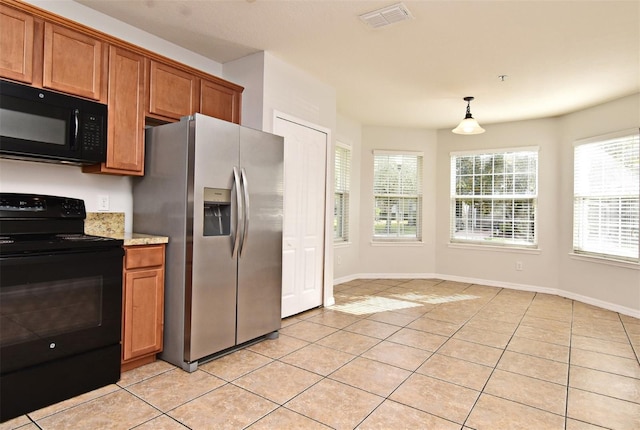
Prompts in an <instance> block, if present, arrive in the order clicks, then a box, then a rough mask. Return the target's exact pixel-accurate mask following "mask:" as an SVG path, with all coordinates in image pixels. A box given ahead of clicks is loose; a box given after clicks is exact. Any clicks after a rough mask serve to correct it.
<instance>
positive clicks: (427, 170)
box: [354, 126, 437, 277]
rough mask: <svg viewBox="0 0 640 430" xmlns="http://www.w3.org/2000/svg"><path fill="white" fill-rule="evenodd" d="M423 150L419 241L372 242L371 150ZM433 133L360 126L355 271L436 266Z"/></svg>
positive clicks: (400, 272)
mask: <svg viewBox="0 0 640 430" xmlns="http://www.w3.org/2000/svg"><path fill="white" fill-rule="evenodd" d="M375 149H387V150H394V149H395V150H401V151H422V152H423V153H424V160H423V173H422V178H423V189H422V217H423V222H422V227H423V230H422V239H423V242H422V243H412V244H392V243H379V242H378V243H372V240H371V239H372V233H373V216H372V214H373V186H372V185H371V184H373V150H375ZM436 150H437V147H436V132H435V131H432V130H420V129H402V128H391V127H374V126H364V127H363V129H362V149H361V151H360V156H361V177H360V181H361V182H360V183H361V189H360V218H359V219H358V220H357V224H355V225H358V226H359V235H360V237H359V242H358V243H357V246H358V250H357V251H356V252H357V253H358V255H359V258H358V262H357V266H356V267H354V269H355V270H357V272H356V273H367V274H368V275H369V276H381V277H384V276H397V277H407V276H421V275H424V274H430V273H433V272H434V270H435V268H436V255H435V253H434V240H435V234H434V233H435V225H436V224H435V217H436V210H435V207H436Z"/></svg>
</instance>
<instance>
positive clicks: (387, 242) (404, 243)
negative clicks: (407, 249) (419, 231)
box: [371, 240, 424, 246]
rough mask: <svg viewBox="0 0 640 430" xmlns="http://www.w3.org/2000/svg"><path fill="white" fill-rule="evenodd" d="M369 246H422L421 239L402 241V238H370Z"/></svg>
mask: <svg viewBox="0 0 640 430" xmlns="http://www.w3.org/2000/svg"><path fill="white" fill-rule="evenodd" d="M371 246H424V242H423V241H421V240H414V241H410V242H409V241H402V240H372V241H371Z"/></svg>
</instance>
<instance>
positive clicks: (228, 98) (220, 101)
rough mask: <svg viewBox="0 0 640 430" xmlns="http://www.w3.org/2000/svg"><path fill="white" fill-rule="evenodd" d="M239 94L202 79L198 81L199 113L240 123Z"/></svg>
mask: <svg viewBox="0 0 640 430" xmlns="http://www.w3.org/2000/svg"><path fill="white" fill-rule="evenodd" d="M240 97H241V93H240V92H238V91H236V90H233V89H231V88H229V87H225V86H223V85H220V84H218V83H215V82H211V81H207V80H205V79H202V80H201V81H200V110H199V112H200V113H202V114H204V115H208V116H212V117H215V118H219V119H223V120H225V121H230V122H235V123H236V124H239V123H240Z"/></svg>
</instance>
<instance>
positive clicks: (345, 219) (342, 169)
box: [333, 141, 352, 244]
mask: <svg viewBox="0 0 640 430" xmlns="http://www.w3.org/2000/svg"><path fill="white" fill-rule="evenodd" d="M339 152H341V153H342V154H344V157H345V159H344V160H343V161H341V162H340V163H339V161H340V160H342V158H341V157H340V156H339V155H338V153H339ZM334 154H335V159H334V181H333V184H334V185H333V194H334V204H333V214H334V215H333V216H334V219H333V223H334V227H333V243H334V244H346V243H349V213H350V207H349V206H350V194H351V159H352V149H351V146H350V145H347V144H345V143H342V142H340V141H336V147H335V151H334ZM338 201H340V203H341V204H340V206H338ZM338 226H340V228H339V229H338ZM338 233H339V234H338Z"/></svg>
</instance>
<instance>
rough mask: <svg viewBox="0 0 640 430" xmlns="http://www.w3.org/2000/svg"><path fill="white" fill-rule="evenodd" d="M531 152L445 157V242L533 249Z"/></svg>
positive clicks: (534, 161) (534, 163) (534, 169)
mask: <svg viewBox="0 0 640 430" xmlns="http://www.w3.org/2000/svg"><path fill="white" fill-rule="evenodd" d="M537 200H538V150H537V148H523V149H511V150H506V151H505V150H501V151H483V152H473V153H454V154H451V216H450V221H451V226H450V232H451V235H450V237H451V241H452V242H466V243H475V244H487V245H510V246H527V247H534V246H536V245H537V235H536V230H537V226H536V205H537Z"/></svg>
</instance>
